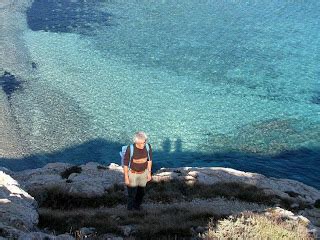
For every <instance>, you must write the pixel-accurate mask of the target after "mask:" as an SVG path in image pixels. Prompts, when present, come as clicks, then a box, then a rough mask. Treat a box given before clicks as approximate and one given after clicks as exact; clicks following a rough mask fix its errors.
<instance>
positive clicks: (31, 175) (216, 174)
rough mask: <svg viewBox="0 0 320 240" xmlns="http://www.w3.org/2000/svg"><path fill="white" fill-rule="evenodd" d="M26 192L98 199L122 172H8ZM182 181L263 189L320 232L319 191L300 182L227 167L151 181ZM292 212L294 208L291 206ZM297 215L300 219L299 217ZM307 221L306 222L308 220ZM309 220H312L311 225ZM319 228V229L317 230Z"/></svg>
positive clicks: (91, 168)
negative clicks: (57, 192)
mask: <svg viewBox="0 0 320 240" xmlns="http://www.w3.org/2000/svg"><path fill="white" fill-rule="evenodd" d="M11 174H12V175H13V177H14V178H15V179H17V180H18V181H19V182H20V183H21V185H22V186H23V188H24V189H26V191H30V192H34V191H37V192H41V191H45V190H46V189H50V188H52V187H54V188H55V187H57V188H59V189H60V190H63V191H65V192H66V193H68V194H75V195H78V196H83V197H89V198H90V197H99V196H102V195H104V194H108V191H107V189H108V188H110V187H113V186H114V184H120V185H122V184H124V182H123V169H122V167H121V166H119V165H117V164H110V165H109V166H104V165H101V164H98V163H96V162H89V163H86V164H83V165H80V166H73V165H71V164H67V163H50V164H47V165H46V166H44V167H43V168H39V169H32V170H25V171H21V172H15V173H14V172H12V173H11ZM168 180H181V181H184V182H186V183H189V184H194V183H201V184H216V183H233V182H236V183H244V184H251V185H254V186H256V187H257V188H259V189H262V190H263V191H264V192H265V193H266V194H267V195H272V196H278V197H280V198H281V199H289V200H290V202H291V203H292V204H293V205H295V204H296V205H297V206H307V207H306V208H304V209H303V208H302V209H301V208H300V210H299V209H298V208H297V211H295V214H298V215H294V216H293V215H292V214H291V215H292V216H293V217H294V218H296V220H299V221H304V222H306V223H308V224H309V226H310V229H311V230H312V231H314V233H315V234H317V233H318V231H319V228H318V227H319V225H320V223H319V221H320V211H319V209H317V208H316V207H315V204H314V203H315V202H316V201H317V200H318V201H319V199H320V191H319V190H317V189H315V188H313V187H310V186H307V185H305V184H303V183H301V182H298V181H295V180H290V179H277V178H268V177H266V176H264V175H262V174H257V173H250V172H243V171H238V170H234V169H230V168H221V167H212V168H210V167H206V168H192V167H185V168H174V169H160V170H159V171H158V172H157V173H155V174H154V175H153V181H154V182H160V181H168ZM292 209H294V206H292ZM299 215H300V216H299ZM306 218H307V219H309V220H307V219H306ZM308 221H311V222H310V223H309V222H308ZM317 226H318V227H317Z"/></svg>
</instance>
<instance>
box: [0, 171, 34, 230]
mask: <svg viewBox="0 0 320 240" xmlns="http://www.w3.org/2000/svg"><path fill="white" fill-rule="evenodd" d="M38 218H39V215H38V212H37V202H36V201H35V200H34V198H33V197H32V196H31V195H30V194H28V193H27V192H26V191H24V190H23V189H22V188H21V187H20V185H19V183H18V182H17V181H16V180H14V179H13V178H12V177H11V176H10V175H8V174H6V173H4V172H3V171H0V219H1V221H0V222H1V224H2V225H1V229H3V230H4V231H5V232H12V233H13V231H11V230H12V228H15V229H17V231H16V232H17V233H18V232H19V231H31V230H33V229H34V227H35V226H36V225H37V224H38V220H39V219H38ZM0 232H1V231H0Z"/></svg>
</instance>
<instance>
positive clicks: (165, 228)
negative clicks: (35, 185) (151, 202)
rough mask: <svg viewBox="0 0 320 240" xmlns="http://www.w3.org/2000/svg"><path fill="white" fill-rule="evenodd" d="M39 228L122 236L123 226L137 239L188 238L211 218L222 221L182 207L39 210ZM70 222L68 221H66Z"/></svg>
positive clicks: (217, 217)
mask: <svg viewBox="0 0 320 240" xmlns="http://www.w3.org/2000/svg"><path fill="white" fill-rule="evenodd" d="M39 213H40V223H39V227H43V228H44V227H47V228H49V229H51V230H53V229H54V230H55V231H56V232H58V233H64V232H69V231H70V230H72V231H75V230H76V229H80V228H81V227H84V226H90V227H95V228H96V230H97V231H98V232H99V233H106V232H108V233H114V234H121V231H122V230H121V226H126V225H134V226H135V230H134V233H132V235H133V236H135V239H164V238H166V239H168V237H171V239H183V238H184V239H189V238H190V237H191V236H193V234H194V233H193V232H192V231H191V229H192V227H194V226H206V225H207V223H208V221H209V220H210V219H220V218H221V217H226V216H221V215H214V213H212V212H211V211H210V209H209V210H204V209H200V210H199V209H195V208H194V209H192V208H191V209H186V208H183V207H181V208H180V207H176V206H173V207H170V206H166V207H159V208H154V209H148V211H141V212H134V213H128V212H127V211H126V210H125V208H123V207H122V208H114V209H100V210H97V209H81V210H79V211H76V212H75V211H61V210H50V209H39ZM66 219H67V221H66Z"/></svg>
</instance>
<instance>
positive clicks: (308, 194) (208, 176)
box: [153, 167, 320, 204]
mask: <svg viewBox="0 0 320 240" xmlns="http://www.w3.org/2000/svg"><path fill="white" fill-rule="evenodd" d="M177 171H178V172H180V174H177ZM173 179H180V180H181V179H184V180H185V181H186V182H188V181H190V180H191V181H196V182H199V183H203V184H215V183H228V182H237V183H245V184H251V185H254V186H256V187H258V188H260V189H263V190H264V192H265V193H266V194H269V195H277V196H279V197H282V198H287V199H290V200H292V201H295V202H297V203H299V202H303V203H306V204H313V203H314V202H315V201H316V200H317V199H319V198H320V191H319V190H317V189H315V188H313V187H311V186H308V185H305V184H303V183H301V182H298V181H295V180H291V179H280V178H272V177H270V178H268V177H266V176H264V175H262V174H258V173H251V172H243V171H238V170H235V169H231V168H222V167H203V168H201V167H199V168H197V167H184V168H174V169H170V168H168V169H165V168H162V169H160V170H159V171H158V172H157V173H156V174H155V175H154V176H153V181H155V182H159V181H168V180H173ZM288 193H289V194H290V195H291V196H290V195H289V194H288ZM293 193H295V194H293Z"/></svg>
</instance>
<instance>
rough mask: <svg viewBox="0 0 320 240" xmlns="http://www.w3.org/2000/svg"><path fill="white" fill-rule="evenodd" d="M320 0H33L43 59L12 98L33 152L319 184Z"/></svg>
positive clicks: (32, 30)
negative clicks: (134, 139)
mask: <svg viewBox="0 0 320 240" xmlns="http://www.w3.org/2000/svg"><path fill="white" fill-rule="evenodd" d="M319 10H320V3H319V2H318V1H315V0H310V1H302V0H301V1H299V0H296V1H293V0H292V1H275V0H272V1H253V0H252V1H234V0H229V1H227V0H224V1H222V0H219V1H186V2H185V1H130V2H127V1H120V0H119V1H117V0H110V1H107V0H104V1H103V0H101V1H99V0H92V1H81V0H34V2H33V5H32V6H31V8H30V9H29V10H28V12H27V21H28V27H29V28H28V29H26V30H25V31H24V35H23V39H24V41H25V45H26V47H27V49H28V53H26V54H29V55H30V59H31V60H32V62H33V65H32V66H33V69H32V70H30V78H29V79H27V81H26V83H25V84H24V87H23V88H22V90H20V91H15V92H14V93H13V94H12V100H11V104H12V108H13V109H14V113H15V115H16V118H17V122H18V123H19V126H20V131H21V137H22V138H23V139H25V142H26V143H27V144H26V145H27V146H26V147H27V148H28V149H29V151H30V152H32V155H31V156H29V157H27V158H26V159H24V160H25V161H24V162H25V163H24V164H22V165H20V166H17V165H15V166H13V165H12V164H11V167H12V168H16V169H19V168H32V167H37V166H41V165H43V164H45V163H47V162H54V161H67V162H72V163H82V162H87V161H99V162H102V163H109V162H119V156H118V151H119V150H120V146H121V145H124V144H128V143H130V138H131V136H132V135H133V133H134V132H135V131H137V130H144V131H146V132H147V134H148V135H149V138H150V143H151V144H152V146H153V149H154V152H155V153H154V160H155V161H154V162H155V167H156V168H160V167H178V166H225V167H233V168H237V169H240V170H245V171H254V172H259V173H263V174H266V175H268V176H276V177H285V178H292V179H296V180H300V181H302V182H305V183H307V184H309V185H312V186H315V187H317V188H320V179H319V177H318V175H319V174H320V170H318V167H317V166H318V165H319V162H320V157H319V155H320V71H319V63H320V24H319V22H320V20H319V17H318V13H319Z"/></svg>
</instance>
